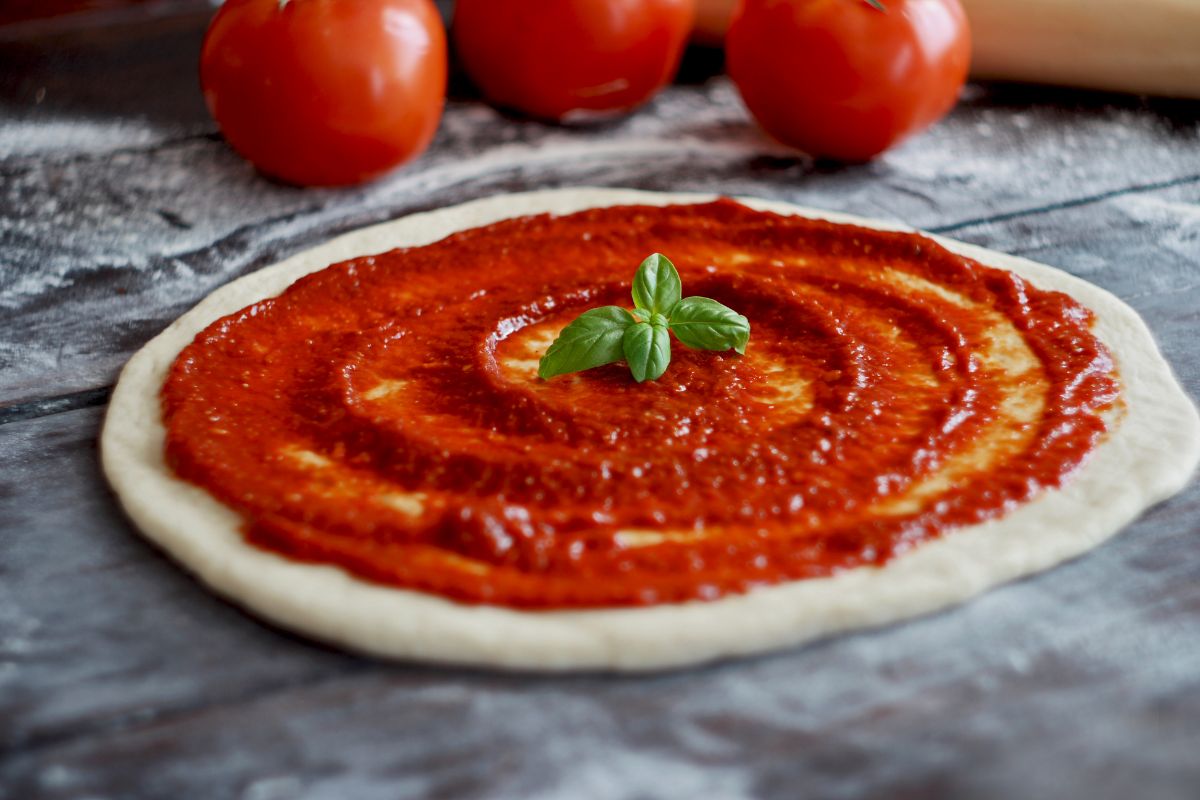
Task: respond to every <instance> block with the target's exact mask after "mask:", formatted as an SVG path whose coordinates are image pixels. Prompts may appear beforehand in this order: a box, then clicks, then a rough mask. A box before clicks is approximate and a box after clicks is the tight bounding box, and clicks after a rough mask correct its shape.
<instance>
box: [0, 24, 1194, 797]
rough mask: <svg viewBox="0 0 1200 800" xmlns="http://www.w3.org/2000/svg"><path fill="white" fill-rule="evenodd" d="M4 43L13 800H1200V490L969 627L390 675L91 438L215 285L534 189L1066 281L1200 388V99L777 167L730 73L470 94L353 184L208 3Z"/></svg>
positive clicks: (1, 706)
mask: <svg viewBox="0 0 1200 800" xmlns="http://www.w3.org/2000/svg"><path fill="white" fill-rule="evenodd" d="M193 7H194V8H196V10H195V11H194V12H192V13H183V14H174V15H170V16H162V15H155V14H143V13H138V14H129V15H124V21H123V22H122V24H121V25H119V26H116V27H110V28H106V29H103V30H100V29H95V28H92V29H88V30H80V29H77V28H73V26H71V25H62V24H54V25H41V24H38V25H23V26H20V27H19V28H10V29H7V30H6V29H3V28H0V423H3V424H0V797H5V798H14V799H15V798H34V797H47V798H67V797H72V798H73V797H90V798H124V797H146V798H150V797H153V798H159V797H162V798H181V797H204V798H248V799H253V800H267V799H268V798H300V797H302V798H409V797H412V798H416V797H445V798H482V797H497V798H522V799H524V798H529V799H531V800H548V799H549V798H602V799H605V800H607V799H608V798H613V799H614V800H615V799H617V798H621V799H625V798H629V799H630V800H632V799H633V798H676V797H678V798H748V797H764V798H797V797H835V798H836V797H864V796H879V797H889V798H907V797H913V798H918V797H919V798H925V797H934V796H947V797H983V798H1008V797H1012V798H1034V797H1089V798H1091V797H1096V798H1109V797H1111V798H1126V797H1138V798H1198V797H1200V536H1198V534H1200V522H1198V519H1200V489H1198V488H1197V487H1196V485H1195V484H1193V485H1192V487H1191V488H1190V489H1189V490H1188V491H1187V492H1185V493H1184V494H1182V495H1181V496H1179V497H1177V498H1175V499H1174V500H1172V501H1170V502H1169V503H1167V504H1165V505H1163V506H1161V507H1159V508H1156V509H1154V510H1152V511H1151V512H1150V513H1148V514H1147V515H1146V516H1145V517H1144V518H1143V519H1142V520H1141V521H1140V522H1138V523H1137V524H1135V525H1133V526H1131V527H1130V528H1129V529H1128V530H1127V531H1126V532H1125V533H1124V534H1122V535H1121V536H1120V537H1119V538H1117V539H1116V540H1114V541H1113V542H1112V543H1110V544H1108V545H1105V546H1104V547H1102V548H1100V549H1099V550H1097V551H1096V552H1094V553H1092V554H1090V555H1088V556H1087V557H1085V558H1082V559H1079V560H1078V561H1075V562H1073V563H1070V564H1067V565H1065V566H1063V567H1061V568H1059V569H1057V570H1054V571H1052V572H1051V573H1048V574H1045V575H1041V576H1038V577H1035V578H1032V579H1029V580H1026V581H1021V582H1019V583H1016V584H1013V585H1011V586H1008V587H1006V588H1003V589H1001V590H998V591H995V592H992V593H990V594H988V595H986V596H984V597H982V598H980V599H978V600H976V601H974V602H971V603H969V604H967V605H965V606H963V607H961V608H958V609H955V610H952V611H949V612H946V613H943V614H939V615H936V616H933V617H929V618H925V619H921V620H917V621H915V622H912V623H910V624H906V625H901V626H897V627H893V628H889V629H886V630H881V631H870V632H864V633H859V634H855V635H850V636H844V637H839V638H837V639H833V640H830V641H825V642H820V643H817V644H815V645H812V646H809V647H805V648H802V649H798V650H793V651H790V652H786V653H782V654H779V655H775V656H770V657H763V658H757V659H749V660H745V661H740V662H736V663H730V664H724V665H719V666H714V667H708V668H704V669H698V670H691V671H684V672H678V673H673V674H666V675H659V676H652V677H633V678H628V677H627V678H619V677H604V676H577V677H539V676H528V675H496V674H487V673H482V672H471V671H464V670H457V669H437V668H428V667H416V666H408V665H403V664H387V663H381V662H377V661H372V660H369V659H363V658H358V657H355V656H350V655H345V654H342V653H339V652H334V651H332V650H329V649H326V648H324V647H321V646H319V645H315V644H312V643H310V642H307V641H304V640H301V639H298V638H296V637H293V636H290V635H288V634H286V633H283V632H280V631H278V630H275V629H273V628H271V627H269V626H267V625H264V624H262V623H259V622H257V621H256V620H254V619H252V618H250V617H248V616H246V615H244V614H242V613H241V612H239V611H238V610H237V609H235V608H234V607H232V606H230V605H228V604H226V603H224V602H222V601H220V600H217V599H215V598H213V597H212V596H210V595H209V594H208V593H207V592H206V591H205V590H204V589H203V588H201V587H200V586H199V585H198V584H196V583H195V582H194V581H192V580H191V579H190V578H189V577H187V576H186V575H185V574H184V573H183V572H182V571H181V570H179V569H177V568H176V567H175V566H174V565H172V564H171V563H169V562H167V561H166V560H165V559H164V558H163V557H162V556H161V555H160V554H159V553H157V552H156V551H155V550H154V549H153V548H151V547H150V546H148V545H146V544H145V543H143V542H142V541H141V540H140V539H138V538H137V537H136V536H135V534H134V533H133V532H132V530H131V529H130V527H129V526H128V524H127V523H126V522H125V521H124V520H123V519H122V518H121V516H120V514H119V513H118V512H117V510H116V507H115V505H114V503H113V500H112V498H111V496H110V495H109V493H108V491H107V489H106V488H105V485H104V483H103V481H102V480H101V478H100V475H99V471H98V468H97V462H96V449H95V440H96V435H97V428H98V424H99V421H100V418H101V415H102V413H103V403H104V401H105V398H106V396H107V391H108V387H110V386H111V384H112V382H113V379H114V377H115V374H116V371H117V369H118V368H119V367H120V365H121V364H122V363H123V362H124V360H125V359H126V358H127V357H128V356H129V355H130V354H131V353H132V352H133V351H134V350H135V349H137V348H138V347H139V346H140V345H141V344H142V343H144V342H145V341H146V340H147V339H148V338H150V337H151V336H153V335H154V334H155V333H157V332H158V331H159V330H161V329H162V328H163V327H164V326H165V325H166V324H167V323H168V322H169V321H170V320H172V319H173V318H175V317H176V316H178V315H179V314H180V313H182V312H183V311H184V310H186V309H187V308H189V307H190V306H192V305H193V304H194V303H195V302H196V301H197V300H198V299H199V298H201V297H203V296H204V295H205V294H207V293H208V292H209V291H211V290H212V289H213V288H215V287H217V286H219V285H221V284H224V283H226V282H227V281H229V280H231V279H232V278H235V277H237V276H239V275H243V274H245V273H247V272H248V271H251V270H253V269H256V268H258V267H261V266H263V265H266V264H269V263H272V262H274V261H276V260H278V259H279V258H281V257H282V256H285V255H287V254H289V253H292V252H295V251H297V250H300V249H302V248H305V247H308V246H310V245H313V244H315V243H318V242H320V241H323V240H325V239H327V238H329V237H330V236H331V235H334V234H336V233H339V232H342V231H346V230H349V229H352V228H355V227H359V226H361V225H364V224H369V223H373V222H378V221H380V220H385V219H391V218H394V217H397V216H400V215H403V214H406V213H409V212H411V211H414V210H418V209H427V208H433V207H437V206H442V205H447V204H451V203H457V202H460V201H463V200H467V199H471V198H475V197H480V196H484V195H489V194H494V193H497V192H507V191H514V190H521V189H528V188H537V187H546V186H567V185H578V184H601V185H613V186H635V187H642V188H649V189H679V190H701V191H721V192H726V193H731V194H739V193H744V194H753V195H759V196H762V197H769V198H780V199H786V200H791V201H795V202H799V203H804V204H808V205H815V206H821V207H825V208H829V209H835V210H839V211H849V212H853V213H858V214H865V215H870V216H876V217H883V218H887V219H896V220H900V221H903V222H906V223H910V224H913V225H917V226H920V227H923V228H926V229H931V230H935V231H940V232H946V233H949V234H952V235H954V236H956V237H958V238H962V239H965V240H968V241H972V242H976V243H979V244H983V245H986V246H988V247H993V248H996V249H999V250H1003V251H1007V252H1013V253H1018V254H1020V255H1024V256H1028V257H1031V258H1034V259H1037V260H1040V261H1044V262H1047V263H1050V264H1054V265H1057V266H1060V267H1063V268H1065V269H1067V270H1069V271H1070V272H1072V273H1074V274H1076V275H1080V276H1083V277H1085V278H1087V279H1088V280H1091V281H1094V282H1096V283H1099V284H1100V285H1102V286H1105V287H1106V288H1108V289H1110V290H1112V291H1114V292H1115V293H1117V294H1118V295H1119V296H1121V297H1122V298H1124V299H1125V300H1126V301H1128V302H1129V303H1130V304H1132V305H1133V306H1134V307H1135V308H1137V309H1138V311H1140V312H1141V313H1142V314H1143V315H1144V316H1145V317H1146V319H1147V320H1148V321H1149V323H1150V325H1151V327H1152V328H1153V329H1154V332H1155V334H1156V335H1157V337H1158V339H1159V341H1160V343H1161V344H1162V346H1163V349H1164V350H1165V352H1166V355H1167V357H1168V358H1169V359H1170V361H1171V362H1172V363H1173V364H1174V366H1175V368H1176V370H1177V371H1178V373H1179V375H1180V378H1181V380H1182V381H1183V383H1184V385H1185V386H1186V387H1187V389H1188V390H1189V392H1191V393H1192V395H1193V396H1196V395H1197V394H1198V393H1200V343H1198V342H1197V339H1198V337H1200V104H1196V103H1187V102H1171V101H1163V100H1146V99H1139V98H1129V97H1121V96H1108V95H1098V94H1080V93H1072V92H1068V91H1064V90H1052V89H1038V88H1031V87H1019V86H1009V85H986V86H980V85H972V86H969V87H968V89H967V91H966V94H965V97H964V101H963V103H962V104H961V106H960V107H959V108H958V109H957V110H956V111H955V112H954V113H953V114H952V115H951V116H950V117H949V118H948V119H947V120H946V121H945V122H944V123H942V124H941V125H939V126H938V127H937V128H935V129H934V130H933V131H931V132H930V133H928V134H926V135H924V136H922V137H919V138H917V139H915V140H913V141H911V142H909V143H907V144H905V145H903V146H901V147H900V148H898V149H896V150H894V151H893V152H891V153H889V154H888V155H887V156H886V157H884V158H882V159H880V160H879V161H877V162H875V163H873V164H870V165H866V166H856V167H837V166H832V165H824V164H814V163H812V162H811V161H809V160H808V159H805V158H802V157H798V156H795V155H792V154H788V153H786V152H782V151H780V150H779V149H778V148H776V147H775V146H774V145H772V144H771V143H770V142H768V141H767V140H766V139H764V138H763V136H762V135H761V134H760V133H758V132H757V130H756V129H755V128H754V127H753V126H752V125H751V124H750V123H749V122H748V120H747V118H746V115H745V113H744V111H743V110H742V108H741V106H740V104H739V102H738V100H737V97H736V94H735V93H734V91H733V90H732V88H731V86H730V85H729V84H728V83H727V81H726V80H725V79H723V78H721V77H720V76H719V75H718V74H717V71H718V70H719V63H718V59H717V58H716V57H715V56H714V54H712V53H702V52H697V53H693V54H692V55H691V56H690V57H689V59H688V63H687V65H686V68H685V71H684V75H683V77H682V78H681V81H680V82H679V85H677V86H675V87H673V88H671V89H669V90H668V91H666V92H664V93H663V95H662V96H661V97H660V98H659V99H658V100H656V101H655V102H654V103H652V104H651V105H649V106H648V107H646V108H645V109H643V110H642V111H640V112H638V113H637V114H635V115H633V116H630V117H628V118H625V119H622V120H619V121H615V122H612V123H610V124H606V125H603V126H599V127H591V128H585V129H564V128H558V127H553V126H547V125H544V124H540V123H536V122H529V121H521V120H517V119H513V118H510V117H508V116H505V115H502V114H498V113H497V112H495V111H492V110H491V109H489V108H487V107H485V106H483V105H481V104H479V103H477V102H475V101H474V100H472V99H470V97H469V91H468V90H467V88H466V87H465V86H463V85H462V83H461V81H459V82H458V83H457V84H456V87H455V92H454V95H455V99H453V100H452V101H451V102H450V104H449V106H448V109H447V113H446V118H445V121H444V123H443V126H442V130H441V132H440V134H439V136H438V139H437V141H436V143H435V145H434V146H433V148H432V149H431V151H430V152H429V153H428V154H427V155H426V156H425V157H423V158H422V159H421V160H420V161H418V162H417V163H415V164H413V165H411V166H409V167H407V168H405V169H403V170H402V171H400V172H399V173H397V174H396V175H394V176H393V177H391V178H389V179H387V180H384V181H381V182H379V183H376V184H373V185H371V186H367V187H363V188H358V189H350V190H302V189H295V188H290V187H285V186H281V185H278V184H275V183H272V182H269V181H266V180H264V179H262V178H261V177H259V176H258V175H256V174H255V173H254V171H253V169H252V168H250V167H249V166H248V165H247V164H245V163H244V162H243V161H241V160H240V159H239V158H238V157H237V156H236V155H234V154H233V153H231V152H230V151H229V150H228V149H227V148H226V147H225V145H224V144H223V143H222V141H221V139H220V137H219V136H218V135H217V133H216V130H215V128H214V126H213V124H212V123H211V122H210V120H209V119H208V116H207V115H206V113H205V111H204V108H203V104H202V101H201V98H200V96H199V92H198V89H197V86H196V79H195V64H196V56H197V53H198V49H199V41H200V36H201V35H202V32H203V26H204V23H205V19H206V14H207V11H206V10H205V9H203V8H201V7H196V6H193Z"/></svg>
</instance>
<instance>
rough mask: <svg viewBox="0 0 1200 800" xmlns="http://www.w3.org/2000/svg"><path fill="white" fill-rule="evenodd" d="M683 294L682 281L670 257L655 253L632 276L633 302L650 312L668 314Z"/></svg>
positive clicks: (639, 307)
mask: <svg viewBox="0 0 1200 800" xmlns="http://www.w3.org/2000/svg"><path fill="white" fill-rule="evenodd" d="M682 294H683V283H682V282H681V281H680V280H679V272H678V271H677V270H676V269H675V265H674V264H672V263H671V259H669V258H667V257H666V256H664V255H663V254H662V253H655V254H654V255H652V256H650V257H649V258H647V259H646V260H645V261H643V262H642V265H641V266H640V267H638V269H637V273H636V274H635V275H634V276H633V302H634V305H636V306H637V307H638V309H640V310H643V311H648V312H650V313H649V314H643V315H642V316H646V317H648V316H650V314H669V313H671V309H672V308H674V307H675V304H676V303H678V302H679V298H680V296H682Z"/></svg>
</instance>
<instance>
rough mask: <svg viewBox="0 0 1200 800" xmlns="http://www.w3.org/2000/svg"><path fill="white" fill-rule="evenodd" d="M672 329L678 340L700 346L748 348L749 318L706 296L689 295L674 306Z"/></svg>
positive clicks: (712, 348) (713, 348)
mask: <svg viewBox="0 0 1200 800" xmlns="http://www.w3.org/2000/svg"><path fill="white" fill-rule="evenodd" d="M671 330H672V331H673V332H674V333H675V336H676V337H678V338H679V341H681V342H683V343H684V344H686V345H687V346H688V347H694V348H696V349H698V350H728V349H729V348H731V347H732V348H733V349H734V350H736V351H737V352H739V353H745V352H746V343H747V342H748V341H749V340H750V320H748V319H746V318H745V317H744V316H742V315H741V314H739V313H737V312H736V311H734V310H733V309H732V308H730V307H729V306H725V305H721V304H720V303H718V302H717V301H716V300H710V299H709V298H707V297H688V298H685V299H683V300H681V301H679V304H678V305H677V306H675V308H674V309H672V310H671Z"/></svg>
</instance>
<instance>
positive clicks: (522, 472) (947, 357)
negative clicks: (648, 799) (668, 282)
mask: <svg viewBox="0 0 1200 800" xmlns="http://www.w3.org/2000/svg"><path fill="white" fill-rule="evenodd" d="M656 251H657V252H662V253H664V254H666V255H667V256H668V257H670V258H671V259H672V260H673V261H674V262H675V264H676V265H677V267H678V268H679V271H680V274H681V277H682V280H683V288H684V294H685V295H702V296H708V297H712V298H714V299H716V300H719V301H720V302H722V303H725V304H726V305H728V306H730V307H732V308H734V309H735V310H736V311H738V312H740V313H742V314H745V315H746V316H747V317H749V319H750V322H751V326H752V332H751V337H750V344H749V347H748V349H747V352H746V355H745V356H738V355H736V354H734V353H733V352H732V351H730V352H726V353H715V352H707V351H696V350H690V349H688V348H686V347H684V346H683V345H682V344H680V343H679V342H678V341H674V342H673V348H672V361H671V365H670V367H669V368H668V369H667V372H666V374H665V375H664V376H663V377H662V378H661V379H659V380H658V381H653V382H646V383H643V384H637V383H635V382H634V381H633V379H632V377H631V376H630V373H629V370H628V368H627V367H626V366H625V365H624V364H613V365H609V366H605V367H600V368H597V369H593V370H589V371H586V372H582V373H577V374H574V375H566V376H561V377H558V378H555V379H552V380H550V381H542V380H540V379H538V378H537V377H536V366H537V358H538V356H540V354H541V353H542V352H544V350H545V347H546V346H547V345H548V344H549V342H550V341H552V339H553V337H554V335H555V334H556V333H557V331H558V330H559V329H561V327H562V326H564V325H565V324H567V323H568V322H569V321H570V320H572V319H574V317H575V316H577V315H578V314H579V313H581V312H583V311H585V310H587V309H588V308H592V307H595V306H599V305H606V304H619V305H625V306H629V305H630V301H629V290H630V284H631V281H632V278H633V273H634V270H635V269H636V267H637V265H638V264H639V263H640V262H641V260H642V259H643V258H645V257H646V256H647V255H648V254H650V253H652V252H656ZM1092 322H1093V319H1092V315H1091V312H1089V311H1088V310H1087V309H1085V308H1084V307H1082V306H1081V305H1079V304H1078V303H1076V302H1075V301H1074V300H1072V299H1071V298H1070V297H1068V296H1066V295H1064V294H1061V293H1058V292H1052V291H1044V290H1040V289H1037V288H1035V287H1034V286H1032V285H1031V284H1030V283H1028V282H1027V281H1025V280H1022V279H1021V278H1020V277H1018V276H1016V275H1014V274H1011V273H1008V272H1005V271H1002V270H998V269H993V268H988V267H985V266H983V265H981V264H979V263H977V262H975V261H972V260H970V259H967V258H964V257H961V256H958V255H955V254H953V253H950V252H949V251H947V250H945V249H943V248H942V247H940V246H938V245H937V244H935V243H934V242H932V241H931V240H929V239H927V238H924V237H921V236H919V235H914V234H907V233H891V232H883V231H877V230H871V229H863V228H857V227H853V226H846V225H836V224H832V223H828V222H823V221H814V220H809V219H804V218H800V217H789V216H780V215H776V214H771V213H766V212H759V211H754V210H751V209H749V208H747V207H745V206H742V205H740V204H738V203H736V202H733V201H730V200H720V201H717V202H713V203H706V204H700V205H681V206H667V207H662V208H659V207H647V206H625V207H615V208H605V209H593V210H588V211H584V212H580V213H576V214H571V215H567V216H561V217H555V216H549V215H542V216H533V217H523V218H517V219H511V220H506V221H503V222H499V223H496V224H493V225H489V226H486V227H482V228H477V229H473V230H468V231H464V232H462V233H458V234H455V235H453V236H450V237H448V238H446V239H444V240H442V241H439V242H436V243H434V244H430V245H427V246H424V247H415V248H406V249H399V250H394V251H391V252H388V253H384V254H381V255H376V256H369V257H363V258H356V259H352V260H350V261H346V262H344V263H340V264H335V265H333V266H331V267H329V268H327V269H325V270H322V271H320V272H317V273H314V274H312V275H309V276H307V277H305V278H302V279H300V280H299V281H297V282H296V283H295V284H293V285H292V286H291V287H290V288H288V289H287V290H286V291H284V292H283V293H282V294H281V295H279V296H278V297H275V298H272V299H268V300H263V301H261V302H259V303H255V304H254V305H252V306H249V307H248V308H245V309H243V310H241V311H239V312H237V313H235V314H231V315H229V316H227V317H225V318H223V319H220V320H218V321H216V322H214V323H213V324H212V325H210V326H209V327H208V328H207V329H206V330H205V331H203V332H201V333H200V334H199V335H198V336H197V337H196V338H195V340H194V341H193V342H192V343H191V344H190V345H189V346H188V347H187V348H186V349H185V350H184V351H183V352H182V353H181V354H180V355H179V357H178V359H177V360H176V362H175V363H174V365H173V366H172V368H171V370H170V373H169V375H168V378H167V381H166V383H165V385H164V387H163V390H162V409H163V417H164V421H165V425H166V429H167V444H166V448H167V460H168V463H169V465H170V466H171V468H172V469H173V470H174V471H175V472H176V473H177V474H178V475H179V476H180V477H182V478H183V479H185V480H188V481H190V482H192V483H194V484H196V485H198V486H201V487H203V488H204V489H206V490H207V491H208V492H209V493H210V494H212V495H213V496H214V497H215V498H217V499H218V500H219V501H220V502H222V503H223V504H225V505H227V506H229V507H231V508H233V509H235V510H236V511H237V512H238V513H239V514H240V515H241V516H242V518H243V519H244V535H245V536H246V538H247V540H248V541H249V542H251V543H253V544H254V545H256V546H258V547H262V548H265V549H268V550H271V551H274V552H276V553H279V554H282V555H284V556H287V557H289V558H292V559H296V560H300V561H306V562H317V563H324V564H332V565H337V566H339V567H341V568H343V569H345V570H347V571H349V572H351V573H352V574H354V575H356V576H359V577H361V578H363V579H366V580H369V581H373V582H378V583H381V584H386V585H390V586H394V587H401V588H406V589H413V590H417V591H422V592H427V593H432V594H436V595H440V596H443V597H446V598H449V599H453V600H456V601H461V602H467V603H489V604H496V605H504V606H511V607H519V608H527V609H566V608H596V607H610V606H618V607H619V606H637V605H650V604H657V603H673V602H682V601H689V600H711V599H715V598H719V597H723V596H727V595H730V594H736V593H741V592H745V591H748V590H751V589H753V588H754V587H759V586H767V585H772V584H778V583H781V582H784V581H793V580H803V579H808V578H817V577H824V576H829V575H832V574H835V573H837V572H839V571H842V570H847V569H852V568H856V567H864V566H879V565H883V564H885V563H887V562H888V561H889V559H892V558H894V557H896V556H897V555H899V554H901V553H903V552H905V551H907V550H909V549H911V548H913V547H914V546H916V545H918V544H920V543H921V542H924V541H927V540H930V539H933V538H936V537H939V536H944V535H952V534H951V533H950V532H951V531H953V529H955V528H957V527H961V526H964V525H969V524H972V523H978V522H981V521H984V520H988V519H991V518H995V517H998V516H1001V515H1003V514H1005V513H1007V512H1009V511H1010V510H1012V509H1013V508H1015V507H1017V506H1018V505H1020V504H1022V503H1025V502H1027V501H1029V500H1031V499H1033V498H1034V497H1036V496H1037V495H1038V494H1039V493H1040V492H1042V491H1044V490H1045V489H1047V488H1050V487H1056V486H1059V485H1061V484H1062V483H1063V482H1064V481H1065V480H1068V479H1069V477H1070V475H1071V473H1072V472H1073V471H1074V470H1075V469H1076V468H1077V467H1078V466H1079V464H1080V463H1081V462H1082V461H1083V460H1084V459H1085V458H1086V457H1087V455H1088V453H1089V451H1090V450H1092V448H1094V447H1095V446H1096V444H1097V443H1098V442H1099V441H1100V440H1101V438H1102V437H1103V436H1104V434H1105V432H1106V430H1107V427H1108V425H1110V424H1111V422H1112V419H1113V418H1114V417H1115V416H1116V414H1117V413H1119V392H1120V386H1119V380H1118V378H1117V375H1116V371H1115V367H1114V364H1113V360H1112V358H1111V357H1110V354H1109V353H1108V351H1107V350H1106V349H1105V347H1104V346H1103V345H1102V344H1101V342H1100V341H1099V340H1098V339H1097V338H1096V337H1095V336H1094V335H1093V333H1092V332H1091V325H1092Z"/></svg>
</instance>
